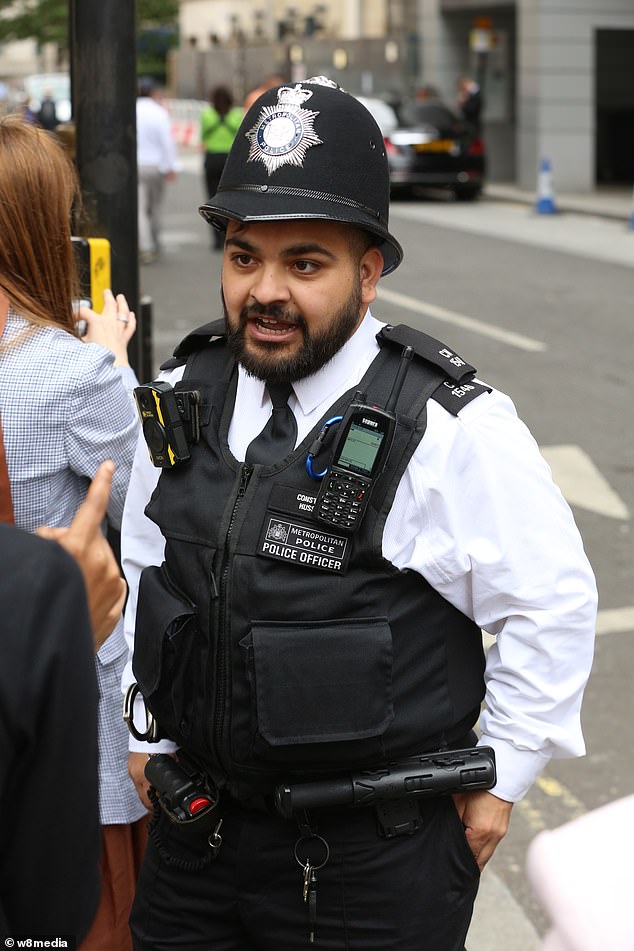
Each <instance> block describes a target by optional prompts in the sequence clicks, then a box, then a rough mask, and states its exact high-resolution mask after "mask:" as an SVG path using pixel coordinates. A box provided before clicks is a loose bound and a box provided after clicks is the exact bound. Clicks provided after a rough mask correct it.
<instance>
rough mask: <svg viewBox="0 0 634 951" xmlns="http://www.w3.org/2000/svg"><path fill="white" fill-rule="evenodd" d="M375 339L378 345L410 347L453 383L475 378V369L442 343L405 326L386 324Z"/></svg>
mask: <svg viewBox="0 0 634 951" xmlns="http://www.w3.org/2000/svg"><path fill="white" fill-rule="evenodd" d="M377 339H378V341H379V344H381V343H383V342H385V343H389V344H395V345H396V346H399V347H411V348H412V350H413V351H414V353H415V354H416V356H417V357H420V358H421V359H422V360H427V362H428V363H433V364H434V366H437V367H439V369H441V370H442V372H443V373H444V375H445V376H446V377H447V379H449V380H453V382H454V383H464V382H465V381H466V380H471V379H472V378H473V377H474V376H475V372H476V369H475V367H472V366H471V364H470V363H467V362H466V360H463V359H462V357H459V356H458V354H457V353H454V352H453V350H450V349H449V347H447V346H446V345H445V344H444V343H441V342H440V340H436V339H435V338H434V337H430V336H429V335H428V334H425V333H423V332H422V331H421V330H414V329H413V328H412V327H408V326H406V324H398V326H396V327H392V326H390V325H389V324H388V325H387V326H385V327H383V329H382V330H380V331H379V333H378V334H377Z"/></svg>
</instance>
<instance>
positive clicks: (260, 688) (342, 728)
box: [247, 618, 394, 747]
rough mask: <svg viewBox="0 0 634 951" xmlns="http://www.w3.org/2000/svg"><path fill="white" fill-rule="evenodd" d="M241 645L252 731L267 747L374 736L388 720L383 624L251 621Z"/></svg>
mask: <svg viewBox="0 0 634 951" xmlns="http://www.w3.org/2000/svg"><path fill="white" fill-rule="evenodd" d="M248 640H249V641H250V643H249V647H250V648H251V649H250V650H249V651H248V653H247V656H249V655H250V658H251V659H250V667H251V669H250V679H251V687H252V692H253V693H254V695H255V696H252V701H255V708H256V719H257V733H258V734H259V736H260V737H261V738H262V739H263V740H265V741H266V743H267V744H268V745H269V746H271V747H289V746H293V747H296V746H300V745H304V744H310V743H341V742H344V741H347V740H348V741H354V740H357V741H358V740H362V739H365V738H368V737H377V736H381V735H382V734H383V733H384V732H385V731H386V729H387V727H388V726H389V724H390V723H391V722H392V720H393V719H394V709H393V706H392V634H391V631H390V627H389V624H388V622H387V619H386V618H355V619H352V620H348V619H346V620H333V621H329V622H328V621H325V622H324V621H309V622H306V623H304V624H298V623H296V622H293V623H288V624H283V623H279V622H266V621H257V622H254V623H253V626H252V628H251V635H250V637H249V639H248Z"/></svg>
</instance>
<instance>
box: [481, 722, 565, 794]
mask: <svg viewBox="0 0 634 951" xmlns="http://www.w3.org/2000/svg"><path fill="white" fill-rule="evenodd" d="M478 746H491V747H492V748H493V750H494V752H495V765H496V773H497V782H496V784H495V786H493V788H492V789H490V790H489V792H491V793H493V795H494V796H497V797H498V798H499V799H505V800H506V801H507V802H519V800H520V799H523V798H524V796H525V795H526V793H527V792H528V790H529V789H530V787H531V786H532V785H533V783H534V782H535V779H536V778H537V776H538V775H539V773H540V772H541V771H542V769H543V768H544V767H545V766H546V765H547V764H548V763H549V761H550V756H548V754H546V753H543V752H541V751H535V750H518V749H517V748H516V747H515V746H513V745H512V743H509V742H508V741H506V740H500V739H498V738H497V737H493V736H486V735H485V734H483V735H482V736H481V737H480V739H479V741H478Z"/></svg>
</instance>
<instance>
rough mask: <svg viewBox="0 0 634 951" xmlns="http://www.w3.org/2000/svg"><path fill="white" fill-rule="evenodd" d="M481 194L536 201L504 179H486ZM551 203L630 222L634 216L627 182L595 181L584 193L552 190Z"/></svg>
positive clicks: (632, 194)
mask: <svg viewBox="0 0 634 951" xmlns="http://www.w3.org/2000/svg"><path fill="white" fill-rule="evenodd" d="M484 194H485V196H486V197H487V198H490V199H492V200H494V201H512V202H516V203H519V204H524V205H531V206H534V205H535V201H536V193H535V192H531V191H524V190H523V189H521V188H518V187H517V186H516V185H514V184H512V183H507V182H487V184H486V186H485V189H484ZM554 205H555V208H556V209H557V210H558V211H560V212H575V213H576V214H580V215H594V216H595V217H597V218H613V219H616V220H617V221H625V222H629V221H630V219H631V218H632V217H633V216H634V192H633V190H632V188H631V187H629V186H627V185H623V186H616V185H615V186H612V185H598V186H597V187H596V188H595V189H594V191H592V192H588V193H587V194H578V193H566V192H565V193H562V194H559V193H558V192H555V194H554Z"/></svg>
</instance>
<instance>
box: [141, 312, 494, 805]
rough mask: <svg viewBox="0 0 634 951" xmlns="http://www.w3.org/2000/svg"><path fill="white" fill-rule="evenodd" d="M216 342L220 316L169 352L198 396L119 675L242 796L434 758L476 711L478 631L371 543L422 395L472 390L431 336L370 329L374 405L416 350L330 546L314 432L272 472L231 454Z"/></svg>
mask: <svg viewBox="0 0 634 951" xmlns="http://www.w3.org/2000/svg"><path fill="white" fill-rule="evenodd" d="M222 333H223V324H222V322H218V324H213V325H207V326H206V327H205V328H201V330H200V331H199V332H195V333H194V335H191V336H190V337H189V338H186V340H185V341H184V342H183V344H181V347H180V348H179V349H177V351H176V357H177V361H176V362H178V361H179V360H180V362H183V358H184V357H187V367H186V371H185V375H184V377H183V380H182V382H181V383H179V384H177V389H178V388H183V389H189V388H195V389H198V390H199V391H200V392H201V396H202V400H201V402H202V435H201V438H200V441H199V442H198V443H197V444H195V445H194V446H192V448H191V459H190V460H189V461H187V462H185V463H182V464H179V465H176V466H175V467H174V468H173V469H170V470H165V471H163V472H162V474H161V477H160V479H159V482H158V486H157V488H156V490H155V492H154V494H153V496H152V499H151V501H150V503H149V504H148V506H147V509H146V514H147V515H148V517H149V518H151V519H152V520H153V521H155V522H156V523H157V525H158V526H159V527H160V529H161V531H162V533H163V535H164V537H165V542H166V553H165V562H164V563H163V564H162V565H161V566H160V567H155V566H151V567H148V568H146V569H145V570H144V571H143V573H142V576H141V583H140V589H139V598H138V610H137V624H136V644H135V650H134V661H133V669H134V673H135V676H136V679H137V681H138V683H139V686H140V688H141V691H142V693H143V695H144V697H145V699H146V702H147V704H148V706H149V708H150V710H151V711H152V713H153V715H154V717H155V718H156V720H157V722H158V724H159V726H160V729H161V733H162V735H164V736H166V737H169V738H171V739H172V740H174V741H175V742H176V743H178V744H179V745H180V746H181V747H183V748H184V749H186V750H188V751H189V752H190V753H191V754H193V755H194V756H195V757H196V758H197V759H198V760H199V762H200V763H201V764H203V765H204V766H205V768H206V769H207V771H208V772H209V773H210V774H211V775H212V776H213V777H214V779H215V780H216V782H218V783H219V784H220V785H226V786H227V787H228V788H229V790H230V791H231V792H232V794H233V795H235V796H237V797H238V798H245V797H248V796H249V795H252V794H253V793H254V792H267V791H270V790H271V789H272V787H273V786H274V785H275V784H276V783H278V782H281V781H288V780H290V779H292V778H295V779H297V778H310V777H312V778H314V777H316V776H320V775H322V776H326V775H330V774H333V773H336V772H344V771H349V770H351V769H358V768H368V767H374V766H378V765H380V764H384V763H387V762H389V761H393V760H395V759H398V758H401V757H403V756H407V755H413V754H416V753H420V752H424V751H428V750H432V749H439V748H441V747H443V746H444V745H445V744H447V743H450V742H452V740H455V739H457V738H458V737H460V736H462V735H464V734H465V733H466V732H467V731H468V730H469V729H470V728H471V727H472V726H473V724H474V723H475V721H476V719H477V717H478V714H479V709H480V704H481V702H482V698H483V695H484V680H483V672H484V656H483V651H482V639H481V635H480V631H479V629H478V627H477V626H476V625H475V624H474V623H473V621H471V620H470V619H468V618H467V617H465V616H464V615H463V614H461V613H460V612H459V611H458V610H457V609H456V608H454V607H453V606H452V605H450V604H449V603H448V602H447V601H446V600H444V598H442V597H441V596H440V595H439V594H438V593H437V592H436V591H434V589H433V588H432V587H431V586H430V585H429V584H428V583H427V582H426V581H425V580H424V579H423V578H422V577H421V576H420V575H419V574H417V573H415V572H413V571H400V570H397V569H396V568H395V567H394V566H393V565H392V564H390V563H389V562H387V561H386V560H385V559H384V558H383V557H382V554H381V539H382V535H383V527H384V525H385V520H386V517H387V515H388V512H389V510H390V507H391V505H392V502H393V499H394V495H395V492H396V488H397V486H398V483H399V480H400V478H401V476H402V475H403V473H404V471H405V468H406V466H407V464H408V462H409V460H410V458H411V456H412V453H413V452H414V450H415V449H416V447H417V445H418V444H419V442H420V440H421V439H422V438H423V435H424V432H425V425H426V411H425V405H426V403H427V400H428V399H429V398H430V396H433V398H434V399H437V400H439V401H440V402H442V403H443V404H444V405H445V406H446V407H447V408H449V409H450V410H451V411H453V412H454V413H457V412H458V411H459V409H460V407H461V406H462V405H464V403H465V402H467V401H469V399H472V398H473V397H474V396H478V395H479V394H480V393H482V392H483V391H484V390H485V387H483V386H482V385H481V384H478V383H475V382H473V375H474V372H475V371H474V369H473V367H470V366H469V365H468V364H465V363H464V362H463V361H462V360H460V358H459V357H457V356H456V355H455V354H454V353H452V352H451V351H450V350H448V349H447V348H446V347H443V345H442V344H439V343H438V341H435V340H433V339H432V338H430V337H427V336H426V335H424V334H420V333H418V332H417V331H413V330H410V329H409V328H406V327H402V326H401V327H396V328H385V329H384V330H383V331H382V332H381V334H379V341H380V343H381V351H380V353H379V354H378V355H377V357H376V359H375V360H374V362H373V363H372V365H371V366H370V367H369V369H368V371H367V373H366V375H365V377H364V378H363V380H362V381H361V382H360V383H359V389H361V390H364V391H365V392H366V394H367V402H368V403H371V404H375V405H381V406H382V405H384V404H385V400H386V398H387V396H388V395H389V393H390V389H391V386H392V382H393V380H394V377H395V374H396V369H397V366H398V363H399V359H400V355H401V352H402V349H403V346H404V345H409V344H411V345H412V346H414V349H415V352H416V356H415V358H414V359H413V360H412V361H411V363H412V365H411V368H410V370H409V373H408V375H407V378H406V380H405V384H404V386H403V389H402V391H401V394H400V397H399V400H398V403H397V406H396V413H397V426H396V432H395V435H394V441H393V443H392V449H391V452H390V455H389V459H388V462H387V465H386V468H385V470H384V472H383V474H382V475H381V476H380V478H379V480H378V482H377V484H376V486H375V488H374V491H373V493H372V496H371V501H370V505H369V508H368V510H367V512H366V514H365V516H364V518H363V521H362V522H361V525H360V527H359V529H358V530H357V531H356V532H355V533H354V534H353V535H351V536H350V535H344V534H342V533H341V532H340V531H337V530H336V528H334V527H333V528H330V527H329V526H327V525H323V524H321V523H319V522H317V521H316V520H315V519H312V518H311V511H312V505H313V504H314V500H315V496H316V494H317V483H316V482H315V481H313V480H312V479H311V478H310V476H309V475H308V474H307V472H306V468H305V460H306V455H307V453H308V451H309V448H310V446H311V444H312V443H313V442H314V440H315V438H316V435H317V434H318V432H319V429H320V426H321V424H320V425H319V426H317V427H316V428H315V430H313V431H312V432H311V433H309V434H308V436H307V437H306V439H304V440H303V442H302V443H301V444H300V445H299V446H298V447H297V448H296V449H295V450H294V451H293V452H292V453H291V454H290V455H289V456H287V457H286V458H285V459H283V460H281V461H280V462H279V463H277V464H276V465H274V466H262V465H255V466H254V465H249V464H247V463H240V462H238V461H237V460H236V459H234V458H233V456H232V455H231V453H230V451H229V448H228V430H229V423H230V420H231V416H232V412H233V405H234V399H235V391H236V381H237V369H236V366H235V363H234V361H233V358H232V357H231V356H230V355H229V353H228V350H227V348H226V346H225V344H224V340H223V338H222V337H220V336H216V335H220V334H222ZM210 337H214V339H211V340H210ZM170 365H175V364H174V363H171V364H170ZM353 396H354V392H353V391H350V392H348V393H346V394H345V395H344V396H343V397H342V398H341V399H340V400H338V401H337V403H336V404H334V405H333V406H332V407H331V408H330V409H329V411H328V414H327V415H326V416H325V417H324V419H327V418H329V417H330V416H332V415H334V414H342V415H343V413H345V410H346V408H347V406H348V404H349V403H350V402H351V400H352V398H353ZM319 462H320V463H321V460H319Z"/></svg>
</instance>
